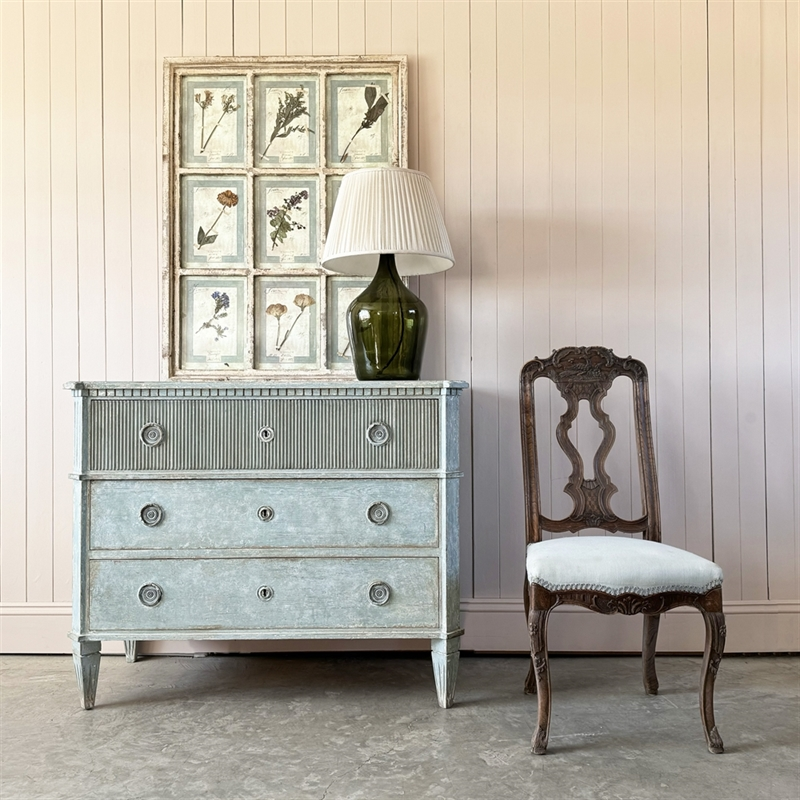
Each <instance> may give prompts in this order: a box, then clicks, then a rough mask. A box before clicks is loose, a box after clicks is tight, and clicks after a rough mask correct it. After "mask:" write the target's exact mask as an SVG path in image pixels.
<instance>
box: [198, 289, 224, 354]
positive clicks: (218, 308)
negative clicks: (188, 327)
mask: <svg viewBox="0 0 800 800" xmlns="http://www.w3.org/2000/svg"><path fill="white" fill-rule="evenodd" d="M211 299H212V300H213V301H214V314H213V315H212V317H211V319H209V320H208V321H207V322H204V323H203V324H202V325H201V326H200V327H199V328H198V329H197V333H200V331H202V330H207V329H209V328H210V329H211V330H213V331H214V332H215V334H216V335H215V336H214V341H215V342H218V341H219V340H220V339H222V338H223V337H224V336H225V331H227V330H228V328H227V327H224V326H223V325H221V324H220V323H219V322H218V320H221V319H224V318H225V317H227V316H228V309H229V308H230V305H231V299H230V297H228V295H227V293H226V292H212V293H211Z"/></svg>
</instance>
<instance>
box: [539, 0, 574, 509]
mask: <svg viewBox="0 0 800 800" xmlns="http://www.w3.org/2000/svg"><path fill="white" fill-rule="evenodd" d="M575 128H576V117H575V3H574V2H564V3H551V4H550V161H551V169H552V171H551V176H550V275H549V287H550V307H551V309H552V312H551V314H550V347H552V348H559V347H566V346H567V345H574V344H577V341H576V330H575V317H576V314H575V291H576V236H575V233H576V220H575V203H576V186H575ZM562 411H563V404H561V403H559V402H554V403H552V404H551V408H550V413H551V418H550V430H551V431H552V430H554V429H555V426H556V425H557V424H558V417H559V416H560V415H561V413H562ZM551 455H552V462H551V464H550V473H551V474H550V485H549V486H542V487H541V492H542V502H543V503H544V504H546V507H548V505H549V511H550V513H551V514H553V515H555V516H556V517H564V516H566V515H567V514H569V512H570V511H571V509H572V502H571V500H570V499H569V497H567V495H566V494H565V493H564V491H563V488H564V485H565V484H566V482H567V478H568V477H569V474H570V471H571V470H570V466H569V463H568V461H567V459H566V457H565V456H564V454H563V453H562V452H561V450H560V449H558V448H555V449H551Z"/></svg>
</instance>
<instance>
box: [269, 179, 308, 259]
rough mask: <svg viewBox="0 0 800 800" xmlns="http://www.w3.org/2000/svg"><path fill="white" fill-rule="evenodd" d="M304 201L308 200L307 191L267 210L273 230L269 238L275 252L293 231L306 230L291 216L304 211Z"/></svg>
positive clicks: (303, 190) (296, 194) (297, 193)
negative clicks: (295, 212)
mask: <svg viewBox="0 0 800 800" xmlns="http://www.w3.org/2000/svg"><path fill="white" fill-rule="evenodd" d="M303 200H308V191H307V190H306V189H302V190H301V191H299V192H296V193H295V194H293V195H292V196H291V197H285V198H284V199H283V203H281V205H279V206H274V207H273V208H270V209H268V210H267V216H268V217H269V225H270V227H271V228H272V230H271V231H270V232H269V238H270V239H272V249H273V250H274V249H275V248H276V247H277V246H278V245H279V244H283V243H284V242H285V241H286V237H287V236H288V235H289V234H290V233H291V232H292V231H296V230H301V231H303V230H305V229H306V226H305V225H301V224H300V223H299V222H296V221H295V220H293V219H292V216H291V215H292V212H294V211H300V210H301V209H302V202H303Z"/></svg>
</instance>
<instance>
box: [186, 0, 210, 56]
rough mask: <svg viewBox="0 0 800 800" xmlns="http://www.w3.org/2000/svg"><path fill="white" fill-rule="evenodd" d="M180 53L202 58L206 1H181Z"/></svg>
mask: <svg viewBox="0 0 800 800" xmlns="http://www.w3.org/2000/svg"><path fill="white" fill-rule="evenodd" d="M181 13H182V19H183V21H182V32H183V39H182V53H181V55H184V56H204V55H206V54H207V51H206V0H181Z"/></svg>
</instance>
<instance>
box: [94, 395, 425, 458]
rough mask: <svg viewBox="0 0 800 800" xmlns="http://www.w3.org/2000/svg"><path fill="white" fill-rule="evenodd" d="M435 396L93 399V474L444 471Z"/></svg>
mask: <svg viewBox="0 0 800 800" xmlns="http://www.w3.org/2000/svg"><path fill="white" fill-rule="evenodd" d="M439 414H440V404H439V401H438V399H437V398H436V397H412V398H392V397H377V398H376V397H370V398H358V397H354V398H331V397H319V398H314V397H302V398H296V397H293V398H286V399H280V398H260V397H252V398H248V397H236V398H223V397H220V398H190V399H187V398H177V399H173V398H142V397H132V398H118V397H116V398H93V399H92V400H91V401H90V403H89V408H88V418H87V419H86V422H85V424H86V427H87V430H86V431H85V437H86V439H85V447H86V459H85V464H86V469H88V470H89V471H139V470H142V471H162V470H166V471H171V470H273V469H274V470H292V469H297V470H303V469H315V470H375V469H393V470H405V469H411V470H415V469H437V468H438V467H439V466H440V421H439Z"/></svg>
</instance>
